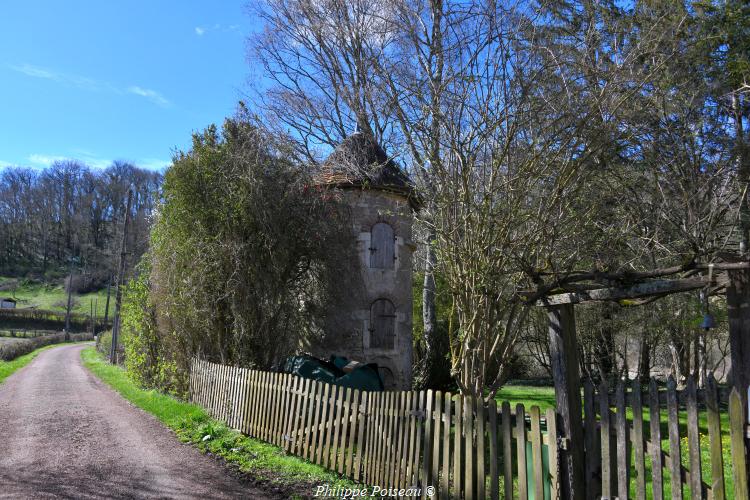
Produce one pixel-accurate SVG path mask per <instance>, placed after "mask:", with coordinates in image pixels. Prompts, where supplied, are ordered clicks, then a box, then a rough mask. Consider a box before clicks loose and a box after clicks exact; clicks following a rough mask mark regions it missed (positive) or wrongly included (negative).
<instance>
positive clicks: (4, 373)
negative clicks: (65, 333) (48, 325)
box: [0, 344, 63, 384]
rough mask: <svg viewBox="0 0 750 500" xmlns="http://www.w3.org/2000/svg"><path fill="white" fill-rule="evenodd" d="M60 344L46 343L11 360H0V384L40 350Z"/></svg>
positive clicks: (29, 361)
mask: <svg viewBox="0 0 750 500" xmlns="http://www.w3.org/2000/svg"><path fill="white" fill-rule="evenodd" d="M60 345H63V344H52V345H46V346H44V347H40V348H39V349H37V350H35V351H31V352H30V353H28V354H24V355H23V356H19V357H17V358H16V359H14V360H13V361H0V384H2V383H3V381H4V380H5V379H6V378H8V377H10V376H11V375H13V374H14V373H15V372H17V371H18V370H20V369H21V368H23V367H24V366H26V365H28V364H29V363H31V361H32V360H33V359H34V358H36V357H37V356H38V355H39V353H40V352H42V351H46V350H47V349H52V348H53V347H59V346H60Z"/></svg>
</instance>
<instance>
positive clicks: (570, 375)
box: [547, 304, 585, 500]
mask: <svg viewBox="0 0 750 500" xmlns="http://www.w3.org/2000/svg"><path fill="white" fill-rule="evenodd" d="M547 311H548V316H549V339H550V349H549V350H550V362H551V365H552V376H553V378H554V380H555V399H556V401H557V418H558V420H559V422H558V429H559V432H560V436H561V438H562V439H563V442H562V443H561V446H560V454H559V461H560V476H559V477H560V483H561V484H560V493H561V498H564V499H571V500H572V499H575V500H578V499H581V500H582V499H583V498H584V497H585V492H584V481H583V476H584V454H583V422H582V417H581V413H582V408H581V377H580V375H579V373H578V346H577V341H576V331H575V328H576V327H575V313H574V309H573V304H561V305H556V306H549V307H548V308H547ZM550 467H555V464H550Z"/></svg>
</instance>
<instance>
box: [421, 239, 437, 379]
mask: <svg viewBox="0 0 750 500" xmlns="http://www.w3.org/2000/svg"><path fill="white" fill-rule="evenodd" d="M434 241H435V232H434V231H433V230H430V232H429V234H428V236H427V248H426V252H425V254H426V255H425V268H424V284H423V287H422V324H423V327H424V345H425V362H426V370H425V375H426V376H427V380H429V379H430V378H432V374H433V372H434V367H435V364H436V358H437V356H436V354H437V352H436V350H437V349H436V347H437V341H436V338H435V336H436V335H437V311H436V309H435V291H436V286H435V263H436V258H437V257H436V255H435V248H434V245H433V242H434Z"/></svg>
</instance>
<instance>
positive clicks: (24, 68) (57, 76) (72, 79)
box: [9, 64, 110, 90]
mask: <svg viewBox="0 0 750 500" xmlns="http://www.w3.org/2000/svg"><path fill="white" fill-rule="evenodd" d="M9 67H10V69H12V70H13V71H16V72H18V73H22V74H24V75H26V76H30V77H32V78H43V79H45V80H52V81H55V82H60V83H64V84H66V85H72V86H73V87H78V88H82V89H87V90H101V89H102V88H103V87H110V86H109V85H108V84H105V83H103V82H99V81H96V80H94V79H92V78H87V77H85V76H80V75H73V74H69V73H61V72H59V71H53V70H50V69H47V68H41V67H39V66H34V65H32V64H22V65H21V66H13V65H11V66H9Z"/></svg>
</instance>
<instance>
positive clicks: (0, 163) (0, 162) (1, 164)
mask: <svg viewBox="0 0 750 500" xmlns="http://www.w3.org/2000/svg"><path fill="white" fill-rule="evenodd" d="M13 166H15V163H11V162H9V161H5V160H0V168H5V167H13Z"/></svg>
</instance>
